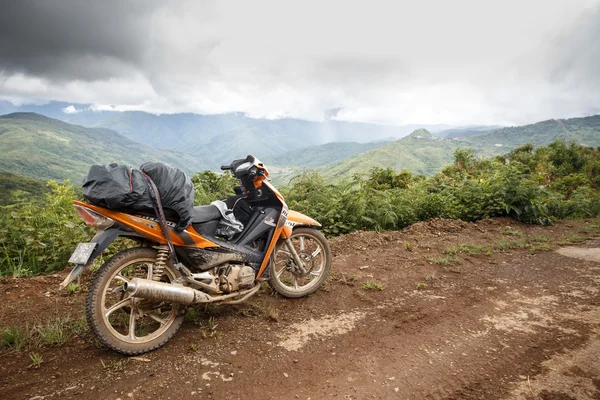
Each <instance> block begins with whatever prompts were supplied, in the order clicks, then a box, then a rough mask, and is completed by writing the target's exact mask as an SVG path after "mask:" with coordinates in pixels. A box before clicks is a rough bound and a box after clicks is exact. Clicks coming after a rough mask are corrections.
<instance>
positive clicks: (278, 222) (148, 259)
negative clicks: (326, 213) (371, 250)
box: [61, 155, 331, 355]
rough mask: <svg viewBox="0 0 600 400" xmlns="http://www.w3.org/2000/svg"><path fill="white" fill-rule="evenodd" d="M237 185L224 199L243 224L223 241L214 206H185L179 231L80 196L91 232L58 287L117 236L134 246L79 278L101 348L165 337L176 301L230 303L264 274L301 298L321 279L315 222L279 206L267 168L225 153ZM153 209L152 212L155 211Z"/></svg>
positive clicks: (149, 343) (323, 269) (325, 262)
mask: <svg viewBox="0 0 600 400" xmlns="http://www.w3.org/2000/svg"><path fill="white" fill-rule="evenodd" d="M221 169H222V170H228V171H231V173H232V174H233V175H234V176H235V177H236V178H238V180H239V182H240V186H237V187H236V195H235V196H231V197H230V198H229V199H226V202H228V204H232V211H231V212H235V211H236V207H237V206H238V205H239V204H242V203H243V204H244V205H245V212H246V214H245V218H244V219H245V223H244V224H243V225H244V227H243V230H241V232H239V233H236V234H235V236H233V237H228V238H225V237H223V236H222V235H221V234H220V230H219V227H220V226H221V225H220V223H221V221H222V217H223V215H222V213H221V212H220V210H219V209H218V208H217V207H216V206H214V205H207V206H199V207H194V217H193V220H192V223H191V225H190V226H188V227H187V228H186V229H185V230H181V231H179V230H177V229H175V226H176V225H175V222H176V221H174V220H172V219H171V220H169V218H168V214H169V213H168V210H165V215H167V217H166V218H163V219H162V220H161V218H160V215H159V216H158V217H157V215H154V214H152V215H148V214H143V213H140V212H128V211H127V210H119V211H116V210H109V209H106V208H102V207H98V206H94V205H91V204H87V203H84V202H80V201H73V204H74V206H75V209H76V210H77V212H78V213H79V215H80V216H81V218H83V220H84V221H85V222H86V223H87V224H88V225H89V226H92V227H94V228H96V229H97V230H98V232H97V233H96V235H95V236H94V238H93V239H92V240H91V241H90V242H89V243H80V244H79V245H78V246H77V249H76V250H75V251H74V253H73V255H72V256H71V258H70V260H69V261H70V262H72V263H74V264H76V266H75V268H74V269H73V270H72V271H71V273H70V274H69V275H68V276H67V278H66V279H65V280H64V282H62V283H61V286H62V287H66V286H67V285H68V284H69V283H71V282H72V281H73V280H74V279H75V278H76V277H77V276H78V275H79V274H80V273H81V272H82V271H83V270H84V269H85V268H87V267H89V266H90V265H91V263H92V261H93V260H94V259H95V258H96V257H98V256H99V255H100V254H101V253H102V252H103V251H104V250H106V248H107V247H108V246H109V245H110V244H111V243H112V242H113V241H114V240H115V239H116V238H117V237H126V238H129V239H133V240H134V241H135V242H137V244H138V246H137V247H134V248H129V249H127V250H125V251H122V252H120V253H117V254H115V255H114V256H112V257H111V258H110V259H109V260H108V261H107V262H106V263H104V265H102V267H100V269H98V271H97V272H95V274H94V277H93V279H92V281H91V283H90V285H89V290H88V293H87V300H86V317H87V321H88V324H89V326H90V328H91V329H92V331H93V332H94V333H95V334H96V336H97V337H98V339H99V340H100V341H101V342H102V343H103V344H105V345H106V346H108V347H109V348H111V349H113V350H115V351H117V352H120V353H123V354H127V355H135V354H141V353H144V352H148V351H151V350H154V349H156V348H158V347H160V346H162V345H163V344H165V343H166V342H167V341H168V340H169V339H170V338H171V337H172V336H173V335H174V334H175V333H176V332H177V330H178V329H179V327H180V326H181V324H182V323H183V319H184V314H185V308H186V306H190V305H198V304H207V303H214V304H237V303H240V302H242V301H244V300H246V299H248V298H249V297H251V296H252V295H254V294H255V293H256V292H258V290H259V289H260V287H261V283H262V282H263V281H268V282H269V284H270V285H271V287H272V288H273V289H274V290H275V291H276V292H277V293H279V294H281V295H282V296H285V297H289V298H297V297H303V296H306V295H308V294H310V293H313V292H314V291H316V290H317V289H318V288H319V287H320V286H321V284H322V283H323V282H324V281H325V279H326V277H327V274H328V272H329V268H330V264H331V251H330V248H329V244H328V242H327V239H326V238H325V236H324V235H323V234H322V233H321V232H320V231H319V230H318V229H317V228H319V227H320V226H321V225H320V224H319V223H318V222H317V221H315V220H314V219H312V218H310V217H307V216H306V215H303V214H301V213H298V212H295V211H292V210H288V207H287V205H286V203H285V201H284V198H283V196H282V195H281V194H280V193H279V192H278V191H277V189H275V187H273V185H271V184H270V183H269V182H268V181H267V179H266V178H267V177H268V176H269V172H268V170H267V168H266V167H265V166H264V165H263V163H261V162H260V161H259V160H258V159H256V158H255V157H254V156H252V155H249V156H248V157H247V158H245V159H238V160H234V161H233V162H232V163H231V164H230V165H226V166H222V167H221ZM158 214H161V213H158Z"/></svg>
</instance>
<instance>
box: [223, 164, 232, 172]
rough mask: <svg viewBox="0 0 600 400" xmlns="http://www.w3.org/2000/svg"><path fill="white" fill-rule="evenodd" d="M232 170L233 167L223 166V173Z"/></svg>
mask: <svg viewBox="0 0 600 400" xmlns="http://www.w3.org/2000/svg"><path fill="white" fill-rule="evenodd" d="M230 169H231V165H221V171H229V170H230Z"/></svg>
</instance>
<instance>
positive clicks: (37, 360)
mask: <svg viewBox="0 0 600 400" xmlns="http://www.w3.org/2000/svg"><path fill="white" fill-rule="evenodd" d="M29 359H30V360H31V365H30V367H33V368H39V367H40V365H42V362H43V361H44V360H43V359H42V356H41V355H40V354H39V353H29Z"/></svg>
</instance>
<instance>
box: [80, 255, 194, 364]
mask: <svg viewBox="0 0 600 400" xmlns="http://www.w3.org/2000/svg"><path fill="white" fill-rule="evenodd" d="M156 255H157V252H156V250H154V249H151V248H134V249H128V250H125V251H122V252H120V253H118V254H116V255H114V256H113V257H112V258H110V259H109V260H108V261H107V262H106V263H105V264H104V265H103V266H102V267H100V269H99V270H98V272H97V273H96V275H95V276H94V279H93V280H92V282H91V283H90V287H89V291H88V294H87V300H86V318H87V321H88V325H89V326H90V328H91V329H92V330H93V331H94V333H95V334H96V336H97V337H98V339H99V340H100V342H102V343H103V344H104V345H106V346H107V347H109V348H111V349H113V350H115V351H117V352H119V353H123V354H127V355H135V354H141V353H145V352H148V351H151V350H154V349H157V348H158V347H160V346H162V345H163V344H165V343H166V342H167V341H169V339H171V337H172V336H173V335H174V334H175V332H177V330H178V329H179V328H180V327H181V324H182V323H183V318H184V317H183V316H182V315H179V308H180V305H179V304H175V303H165V302H157V301H151V300H147V299H141V298H138V297H134V296H130V295H129V294H128V293H126V292H125V291H124V288H123V284H124V283H127V282H130V281H131V279H133V278H135V277H137V278H144V279H152V276H153V268H154V264H155V262H156ZM155 275H156V274H155ZM160 275H161V276H160V278H158V279H159V280H160V281H161V282H167V283H168V282H172V281H173V280H175V279H176V278H177V277H178V276H179V274H178V272H177V271H175V269H173V267H171V266H169V265H168V264H167V265H165V266H164V269H163V272H162V274H160Z"/></svg>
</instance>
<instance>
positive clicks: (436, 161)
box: [320, 129, 502, 178]
mask: <svg viewBox="0 0 600 400" xmlns="http://www.w3.org/2000/svg"><path fill="white" fill-rule="evenodd" d="M459 147H474V149H475V151H476V152H477V153H478V154H487V155H490V154H500V153H501V152H502V151H500V149H498V148H495V147H493V146H480V145H472V144H471V143H467V142H463V141H455V140H449V139H443V138H436V137H433V136H432V135H431V133H429V132H428V131H427V130H425V129H419V130H416V131H414V132H413V133H411V134H410V135H409V136H407V137H406V138H403V139H400V140H397V141H395V142H392V143H389V144H386V145H384V146H381V147H378V148H376V149H373V150H370V151H367V152H365V153H362V154H359V155H357V156H355V157H352V158H349V159H347V160H344V161H341V162H338V163H335V164H332V165H329V166H326V167H322V168H320V172H322V173H323V175H325V176H327V177H331V178H334V177H342V176H346V177H350V176H352V175H353V174H357V173H358V174H363V173H366V172H368V171H369V170H370V169H372V168H374V167H379V168H388V167H389V168H392V169H394V170H396V171H400V170H402V169H408V170H410V171H412V172H415V173H418V174H424V175H432V174H434V173H436V172H438V171H439V170H440V169H441V168H443V167H444V166H445V165H448V164H450V163H452V162H453V160H454V158H453V157H454V151H455V150H456V149H457V148H459Z"/></svg>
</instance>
